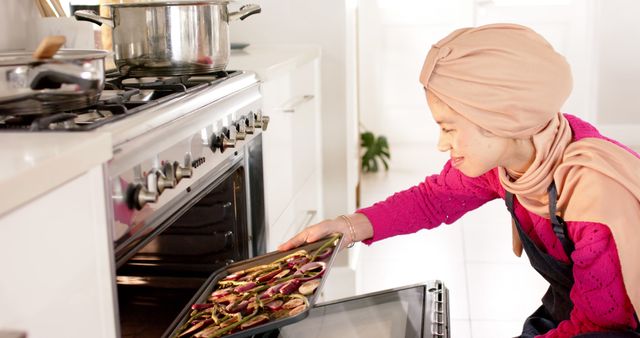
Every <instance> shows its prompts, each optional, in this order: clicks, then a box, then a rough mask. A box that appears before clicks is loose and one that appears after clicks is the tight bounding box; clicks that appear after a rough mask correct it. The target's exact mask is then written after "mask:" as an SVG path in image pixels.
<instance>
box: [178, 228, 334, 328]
mask: <svg viewBox="0 0 640 338" xmlns="http://www.w3.org/2000/svg"><path fill="white" fill-rule="evenodd" d="M337 239H338V237H337V236H334V237H331V238H330V239H329V240H327V241H326V242H325V243H323V245H322V246H320V247H319V248H318V249H317V250H315V251H314V252H313V253H312V254H309V253H308V252H307V251H306V250H298V251H296V252H294V253H292V254H289V255H287V256H284V257H282V258H279V259H277V260H275V261H273V262H272V263H270V264H264V265H258V266H254V267H251V268H248V269H245V270H241V271H236V272H233V273H231V274H229V275H227V276H226V277H224V278H222V279H221V280H219V281H218V282H217V286H216V289H215V290H214V291H213V292H212V293H211V294H210V295H209V297H208V299H207V302H206V303H197V304H193V305H192V306H191V308H192V309H193V311H192V312H191V315H190V317H189V320H187V322H186V323H185V324H184V325H183V326H182V327H181V328H180V330H179V333H178V336H174V337H222V336H226V335H228V334H230V333H234V332H237V331H238V330H245V329H249V328H253V327H256V326H259V325H261V324H264V323H267V322H269V321H271V320H278V319H281V318H286V317H292V316H296V315H298V314H300V313H302V312H304V311H305V310H306V309H308V308H309V300H308V299H307V296H311V295H313V294H314V292H315V291H316V290H317V288H318V286H319V285H320V279H319V278H320V277H321V276H322V275H323V274H324V272H325V270H326V268H327V263H325V262H324V261H323V260H326V259H327V258H328V257H329V256H330V255H331V254H332V253H333V252H334V251H335V246H336V245H337V242H338V241H337Z"/></svg>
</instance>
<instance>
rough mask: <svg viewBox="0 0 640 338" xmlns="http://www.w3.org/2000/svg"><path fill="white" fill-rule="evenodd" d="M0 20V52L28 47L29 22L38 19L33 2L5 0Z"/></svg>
mask: <svg viewBox="0 0 640 338" xmlns="http://www.w3.org/2000/svg"><path fill="white" fill-rule="evenodd" d="M0 12H1V13H2V17H3V18H2V20H0V32H2V34H0V51H6V50H15V49H24V48H26V47H27V39H28V32H27V27H28V26H29V22H33V20H34V19H35V18H36V9H35V6H34V2H33V1H25V0H3V1H2V10H1V11H0Z"/></svg>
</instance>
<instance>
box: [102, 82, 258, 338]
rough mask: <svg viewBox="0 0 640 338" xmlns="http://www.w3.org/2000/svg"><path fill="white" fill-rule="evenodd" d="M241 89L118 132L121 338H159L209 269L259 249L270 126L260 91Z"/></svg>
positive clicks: (185, 101) (171, 108) (253, 86)
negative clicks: (266, 133) (264, 160)
mask: <svg viewBox="0 0 640 338" xmlns="http://www.w3.org/2000/svg"><path fill="white" fill-rule="evenodd" d="M247 84H248V85H246V87H244V88H241V87H239V89H237V90H235V91H230V93H228V94H225V95H222V96H220V97H217V98H214V97H213V96H211V95H207V90H206V89H205V90H204V91H200V92H198V93H194V94H190V97H186V98H181V99H180V100H177V101H178V102H172V103H170V104H167V105H164V106H162V107H157V108H155V109H154V110H155V111H151V112H145V113H144V114H147V117H146V118H145V116H144V114H142V115H141V117H140V118H138V120H139V121H142V122H141V123H143V124H144V123H149V121H152V120H154V119H156V120H157V119H160V118H161V117H162V116H166V115H167V114H170V113H171V112H175V111H176V110H181V109H182V110H183V111H184V112H183V113H181V114H179V116H177V117H175V118H171V119H167V121H166V122H164V123H160V122H157V123H156V125H154V127H153V128H148V129H149V130H145V131H144V132H143V133H138V134H137V135H130V136H127V135H126V132H122V133H120V134H118V133H115V135H119V136H116V137H117V138H118V140H115V143H116V144H117V145H116V146H115V148H114V158H113V160H112V161H111V162H110V163H109V164H108V165H107V171H108V176H109V178H108V185H109V187H108V191H110V192H111V194H112V196H111V201H112V210H113V212H112V215H111V220H110V223H111V224H112V236H113V257H114V273H113V275H114V277H115V278H114V279H115V280H114V282H115V283H116V286H117V288H116V289H117V304H118V309H117V311H118V313H117V318H119V325H120V328H119V333H120V336H122V337H159V336H161V335H162V333H163V332H164V330H165V329H166V328H167V326H168V325H170V324H171V323H172V322H173V320H174V319H175V317H176V316H177V315H178V314H179V313H180V310H181V309H182V308H183V307H184V306H185V304H186V303H187V302H188V301H189V300H190V299H191V298H192V297H193V295H194V294H195V293H196V292H197V290H198V289H199V288H200V286H201V285H202V284H203V283H204V282H205V281H206V279H207V278H208V277H209V276H210V275H211V274H212V273H213V272H214V271H216V270H217V269H219V268H220V267H222V266H224V265H225V264H229V263H231V262H234V261H238V260H243V259H247V258H249V257H252V256H254V255H258V254H262V253H264V251H265V247H266V245H265V236H264V233H265V229H264V227H265V217H264V213H265V211H264V202H263V195H264V193H263V178H262V135H261V133H262V131H264V130H265V129H266V127H267V124H268V118H267V117H264V116H262V114H261V103H262V97H261V95H260V90H259V84H258V83H257V81H256V82H255V83H251V82H247ZM218 90H219V89H218ZM194 102H200V103H198V104H196V103H194ZM185 105H187V106H190V108H185ZM185 109H187V110H185ZM127 123H128V124H129V127H128V128H124V129H123V130H132V129H135V127H137V126H133V127H131V124H132V123H135V121H128V122H127ZM114 128H116V127H114ZM140 128H145V126H144V125H141V126H140Z"/></svg>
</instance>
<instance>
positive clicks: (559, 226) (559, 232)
mask: <svg viewBox="0 0 640 338" xmlns="http://www.w3.org/2000/svg"><path fill="white" fill-rule="evenodd" d="M557 202H558V191H557V190H556V183H555V182H551V184H550V185H549V217H550V219H551V224H552V225H553V232H554V233H555V234H556V237H558V239H559V240H560V243H562V248H563V249H564V253H565V254H566V255H567V258H569V261H572V260H571V253H572V252H573V250H574V249H575V248H574V245H573V241H572V240H571V239H570V238H569V230H567V223H565V221H564V220H563V219H562V217H560V216H557V215H556V203H557Z"/></svg>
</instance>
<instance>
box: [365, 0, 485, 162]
mask: <svg viewBox="0 0 640 338" xmlns="http://www.w3.org/2000/svg"><path fill="white" fill-rule="evenodd" d="M359 4H360V8H359V13H358V14H359V43H360V44H359V53H360V54H359V67H360V71H359V78H360V81H359V97H360V116H361V123H362V125H363V127H364V128H366V129H367V130H370V131H373V132H374V133H376V134H383V135H385V136H387V137H388V139H389V142H390V143H391V148H393V146H394V144H398V143H405V142H418V143H422V142H430V143H435V138H436V137H437V132H438V128H437V125H435V123H433V122H432V118H431V115H430V114H429V110H428V109H427V104H426V99H425V96H424V91H423V89H422V85H421V84H420V83H419V82H418V76H419V74H420V70H421V69H422V64H423V62H424V58H425V56H426V55H427V52H428V51H429V48H431V45H432V44H433V43H435V42H437V41H438V40H439V39H440V38H442V37H444V36H445V35H446V34H448V33H449V32H451V31H453V30H454V29H456V28H459V27H465V26H471V25H472V22H473V11H472V9H473V6H472V0H451V1H439V0H401V1H391V0H379V1H371V0H360V1H359ZM391 150H392V151H391V153H392V160H391V162H392V163H393V149H391Z"/></svg>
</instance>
